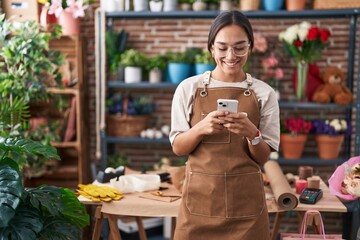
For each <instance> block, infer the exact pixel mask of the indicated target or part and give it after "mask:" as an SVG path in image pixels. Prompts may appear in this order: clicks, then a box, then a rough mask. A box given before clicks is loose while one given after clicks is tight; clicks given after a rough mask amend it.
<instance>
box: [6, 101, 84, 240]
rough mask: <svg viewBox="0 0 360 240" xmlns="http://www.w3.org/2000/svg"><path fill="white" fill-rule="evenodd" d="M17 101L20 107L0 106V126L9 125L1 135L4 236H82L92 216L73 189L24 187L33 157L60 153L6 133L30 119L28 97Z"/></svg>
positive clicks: (29, 239)
mask: <svg viewBox="0 0 360 240" xmlns="http://www.w3.org/2000/svg"><path fill="white" fill-rule="evenodd" d="M14 102H15V105H16V106H17V107H12V106H13V105H11V104H10V105H7V104H8V103H6V101H5V103H4V105H5V106H11V107H10V108H5V107H0V110H1V113H2V114H0V125H1V126H7V127H9V128H7V127H5V128H2V131H3V134H4V136H5V137H4V136H0V239H12V240H32V239H34V240H35V239H67V240H68V239H73V240H77V239H80V238H81V234H82V228H83V227H84V226H86V225H88V224H89V215H88V214H87V212H86V209H85V206H84V205H83V204H82V203H81V202H80V201H79V200H78V199H77V197H76V195H75V193H74V192H73V191H71V190H70V189H67V188H61V187H55V186H39V187H36V188H32V189H29V188H24V186H23V183H22V182H23V181H22V174H21V170H22V167H23V166H24V164H27V160H28V157H29V156H35V155H37V156H41V157H43V158H45V159H57V160H60V156H59V155H58V154H57V151H56V149H55V148H54V147H52V146H48V145H42V144H41V143H39V142H36V141H33V140H31V139H26V138H23V137H22V136H18V137H11V136H10V134H9V133H6V131H5V130H6V129H13V125H18V124H21V123H22V122H23V121H24V120H25V118H26V115H24V114H23V111H24V112H26V111H25V110H26V104H24V100H23V99H19V100H17V99H15V100H14ZM21 106H22V107H23V109H21ZM9 116H21V117H17V118H12V117H10V118H9ZM15 119H16V120H17V121H13V120H15Z"/></svg>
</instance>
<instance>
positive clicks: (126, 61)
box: [120, 49, 147, 83]
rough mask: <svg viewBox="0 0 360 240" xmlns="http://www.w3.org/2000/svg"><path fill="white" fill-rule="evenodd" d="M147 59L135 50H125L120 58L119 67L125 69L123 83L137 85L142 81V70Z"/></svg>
mask: <svg viewBox="0 0 360 240" xmlns="http://www.w3.org/2000/svg"><path fill="white" fill-rule="evenodd" d="M146 62H147V59H146V57H145V55H144V54H143V53H141V52H140V51H138V50H135V49H128V50H125V51H124V53H123V54H121V56H120V65H121V66H123V67H125V82H126V83H139V82H141V80H142V69H143V67H145V66H146Z"/></svg>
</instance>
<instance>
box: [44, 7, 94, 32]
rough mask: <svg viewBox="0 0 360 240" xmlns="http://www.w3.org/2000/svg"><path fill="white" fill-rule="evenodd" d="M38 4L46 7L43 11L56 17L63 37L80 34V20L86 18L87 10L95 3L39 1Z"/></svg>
mask: <svg viewBox="0 0 360 240" xmlns="http://www.w3.org/2000/svg"><path fill="white" fill-rule="evenodd" d="M38 2H39V3H41V4H43V5H44V7H43V10H42V11H44V12H46V13H47V14H49V15H55V16H56V18H57V21H56V22H57V23H58V24H60V25H61V27H62V34H63V35H74V34H75V35H76V34H79V32H80V18H81V17H85V10H86V9H88V8H89V6H90V4H91V3H93V2H94V1H93V0H72V1H67V0H38ZM44 15H45V14H44Z"/></svg>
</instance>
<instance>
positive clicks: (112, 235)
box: [103, 213, 121, 240]
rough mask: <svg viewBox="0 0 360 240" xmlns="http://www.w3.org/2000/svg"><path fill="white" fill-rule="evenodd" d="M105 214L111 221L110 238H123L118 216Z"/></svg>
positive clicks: (117, 239)
mask: <svg viewBox="0 0 360 240" xmlns="http://www.w3.org/2000/svg"><path fill="white" fill-rule="evenodd" d="M103 216H104V217H106V218H107V219H108V221H109V227H110V239H111V240H121V236H120V231H119V228H118V225H117V220H118V216H116V215H111V214H105V213H103Z"/></svg>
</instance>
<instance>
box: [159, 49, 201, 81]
mask: <svg viewBox="0 0 360 240" xmlns="http://www.w3.org/2000/svg"><path fill="white" fill-rule="evenodd" d="M199 52H201V50H200V49H198V48H189V49H187V50H186V51H184V52H168V53H167V54H166V56H167V57H168V58H169V64H168V76H169V80H170V82H172V83H175V84H178V83H180V82H181V81H182V80H184V79H185V78H188V77H190V75H191V66H192V65H193V64H194V63H195V56H196V54H198V53H199Z"/></svg>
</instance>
